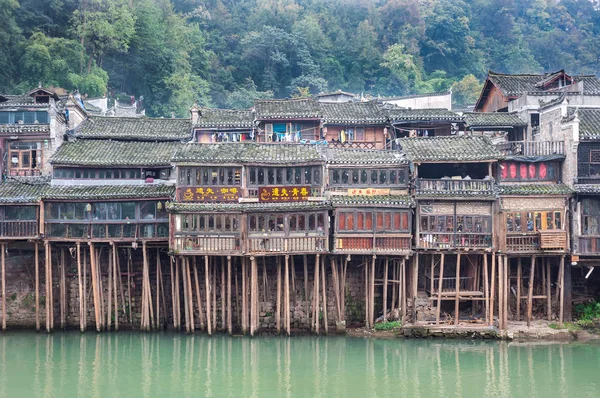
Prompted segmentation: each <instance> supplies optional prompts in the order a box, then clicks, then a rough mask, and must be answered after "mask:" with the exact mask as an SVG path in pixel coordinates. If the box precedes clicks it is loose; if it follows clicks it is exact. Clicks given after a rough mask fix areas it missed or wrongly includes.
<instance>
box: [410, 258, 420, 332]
mask: <svg viewBox="0 0 600 398" xmlns="http://www.w3.org/2000/svg"><path fill="white" fill-rule="evenodd" d="M411 288H412V292H411V297H412V312H413V313H412V319H413V322H416V321H417V305H416V304H417V291H418V289H419V256H417V257H415V261H414V264H413V273H412V281H411Z"/></svg>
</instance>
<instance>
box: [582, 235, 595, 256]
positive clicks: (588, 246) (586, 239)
mask: <svg viewBox="0 0 600 398" xmlns="http://www.w3.org/2000/svg"><path fill="white" fill-rule="evenodd" d="M577 253H578V254H600V236H580V237H579V247H578V249H577Z"/></svg>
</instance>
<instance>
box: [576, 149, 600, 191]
mask: <svg viewBox="0 0 600 398" xmlns="http://www.w3.org/2000/svg"><path fill="white" fill-rule="evenodd" d="M577 177H578V179H579V180H580V183H585V182H586V181H590V180H598V179H600V143H587V142H585V143H581V144H579V149H578V153H577Z"/></svg>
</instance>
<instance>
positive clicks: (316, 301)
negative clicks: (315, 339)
mask: <svg viewBox="0 0 600 398" xmlns="http://www.w3.org/2000/svg"><path fill="white" fill-rule="evenodd" d="M320 263H321V259H320V257H319V254H317V257H316V259H315V281H314V284H313V285H314V292H313V307H314V314H313V322H314V323H315V331H316V332H317V334H318V333H319V327H320V323H319V310H320V305H319V301H320V299H319V269H320V268H321V267H320V266H319V264H320Z"/></svg>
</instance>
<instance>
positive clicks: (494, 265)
mask: <svg viewBox="0 0 600 398" xmlns="http://www.w3.org/2000/svg"><path fill="white" fill-rule="evenodd" d="M490 281H491V283H492V288H491V293H490V325H491V326H493V325H494V301H495V298H496V253H494V252H492V274H491V278H490Z"/></svg>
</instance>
